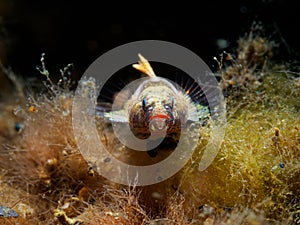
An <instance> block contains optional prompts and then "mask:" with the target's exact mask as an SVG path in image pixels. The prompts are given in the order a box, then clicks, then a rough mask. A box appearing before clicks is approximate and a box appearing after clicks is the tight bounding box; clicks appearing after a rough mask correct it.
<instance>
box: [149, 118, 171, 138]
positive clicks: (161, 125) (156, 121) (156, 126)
mask: <svg viewBox="0 0 300 225" xmlns="http://www.w3.org/2000/svg"><path fill="white" fill-rule="evenodd" d="M168 119H170V117H169V116H168V115H165V114H158V115H155V116H151V117H150V118H149V129H150V132H151V133H152V134H154V135H163V134H165V133H166V131H167V129H168V124H167V121H168Z"/></svg>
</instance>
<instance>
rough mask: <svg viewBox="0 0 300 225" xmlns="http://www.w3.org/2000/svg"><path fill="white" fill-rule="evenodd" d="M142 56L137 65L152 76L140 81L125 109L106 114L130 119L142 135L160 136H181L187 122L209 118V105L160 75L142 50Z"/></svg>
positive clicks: (112, 118)
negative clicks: (196, 101)
mask: <svg viewBox="0 0 300 225" xmlns="http://www.w3.org/2000/svg"><path fill="white" fill-rule="evenodd" d="M139 59H140V61H139V64H134V65H133V67H134V68H136V69H138V70H140V71H141V72H143V73H144V74H146V75H148V77H147V78H146V79H145V80H143V81H142V82H141V83H140V84H139V85H138V87H137V88H136V89H135V91H134V93H133V94H132V95H131V96H130V98H129V99H128V100H127V101H126V102H125V103H124V106H123V108H122V109H120V110H117V111H113V112H105V113H104V118H106V119H108V120H110V121H112V122H120V123H128V124H129V126H130V129H131V131H132V132H133V134H134V135H135V136H136V137H138V138H140V139H146V138H147V137H149V136H150V135H151V134H152V135H153V134H154V136H156V137H158V138H160V137H161V136H164V137H173V138H175V139H177V138H178V136H179V135H180V131H181V128H182V127H183V126H186V125H187V124H189V123H191V122H201V121H202V122H203V121H204V120H207V119H208V117H209V109H208V107H207V106H202V105H200V104H198V103H195V102H193V101H192V99H191V97H190V96H189V95H188V94H187V93H186V92H185V91H184V90H183V89H182V88H180V87H179V85H177V84H175V83H174V82H172V81H170V80H168V79H166V78H163V77H159V76H156V74H155V73H154V71H153V70H152V68H151V66H150V64H149V62H148V61H147V60H146V59H145V58H144V57H143V56H142V55H140V54H139Z"/></svg>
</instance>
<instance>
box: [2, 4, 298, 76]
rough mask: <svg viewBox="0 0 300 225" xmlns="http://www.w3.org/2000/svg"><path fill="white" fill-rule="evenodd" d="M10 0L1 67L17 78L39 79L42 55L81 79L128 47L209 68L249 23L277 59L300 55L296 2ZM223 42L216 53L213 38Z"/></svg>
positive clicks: (51, 64) (5, 9)
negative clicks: (196, 59)
mask: <svg viewBox="0 0 300 225" xmlns="http://www.w3.org/2000/svg"><path fill="white" fill-rule="evenodd" d="M179 3H180V4H176V3H174V1H173V4H171V3H169V5H167V4H166V5H162V4H163V2H162V1H161V3H155V2H149V1H141V2H138V3H135V4H133V5H127V2H126V3H125V4H123V5H121V4H120V3H118V2H116V1H111V2H108V1H106V2H103V1H76V2H75V1H60V0H51V1H50V0H49V1H38V0H36V1H25V0H19V1H13V0H11V1H9V0H0V16H1V17H0V18H1V20H0V22H1V24H2V26H3V27H4V31H2V36H4V37H5V38H6V43H7V46H8V47H7V49H8V50H7V57H6V64H9V65H10V66H11V67H12V68H13V70H14V71H15V72H16V73H18V74H21V75H22V76H25V77H26V76H36V74H37V70H36V69H35V67H36V65H37V64H39V59H40V55H41V53H43V52H44V53H46V65H47V67H48V69H49V70H50V72H51V71H53V73H57V72H58V70H59V69H61V68H63V67H64V66H66V65H67V64H68V63H73V64H74V67H75V74H77V75H78V76H80V74H82V73H83V72H84V71H85V69H87V67H88V66H89V64H91V63H92V62H93V61H94V60H95V59H96V58H97V57H99V56H100V55H101V54H102V53H104V52H106V51H108V50H110V49H112V48H114V47H117V46H119V45H121V44H125V43H128V42H131V41H137V40H144V39H158V40H165V41H171V42H175V43H177V44H180V45H182V46H184V47H187V48H189V49H190V50H192V51H193V52H195V53H196V54H198V55H199V56H200V57H201V58H202V59H203V60H204V61H205V62H206V63H207V64H208V65H209V66H210V67H212V69H213V67H214V65H215V63H214V62H213V60H212V58H213V57H214V56H218V55H219V54H220V53H221V52H222V51H223V50H226V51H229V52H230V51H232V50H233V49H234V47H235V46H236V44H237V43H236V41H237V39H238V38H239V37H241V36H243V35H244V33H245V32H248V31H249V29H250V27H251V24H252V23H253V22H254V21H261V22H262V24H263V25H264V26H265V27H266V30H267V35H269V36H270V38H274V39H275V40H276V41H277V42H279V44H280V46H281V55H280V56H281V57H282V59H284V60H286V61H291V60H297V57H298V55H299V54H298V52H299V49H300V34H299V29H300V26H299V24H300V23H299V21H300V20H299V19H300V15H299V14H300V10H299V9H300V8H299V7H297V6H296V3H297V1H284V0H249V1H245V0H243V1H216V0H209V1H199V2H197V4H196V3H191V2H184V1H180V2H179ZM220 39H224V40H225V43H227V44H228V46H227V47H226V48H220V46H219V45H218V44H217V43H218V42H217V40H220Z"/></svg>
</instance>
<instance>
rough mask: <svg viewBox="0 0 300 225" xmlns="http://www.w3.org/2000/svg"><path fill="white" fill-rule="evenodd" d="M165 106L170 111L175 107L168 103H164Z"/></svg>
mask: <svg viewBox="0 0 300 225" xmlns="http://www.w3.org/2000/svg"><path fill="white" fill-rule="evenodd" d="M164 107H165V109H166V110H168V111H170V110H172V108H173V107H172V106H171V105H168V104H166V105H164Z"/></svg>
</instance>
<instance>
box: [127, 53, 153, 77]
mask: <svg viewBox="0 0 300 225" xmlns="http://www.w3.org/2000/svg"><path fill="white" fill-rule="evenodd" d="M138 56H139V59H140V60H139V64H133V65H132V66H133V67H134V68H135V69H137V70H139V71H141V72H142V73H144V74H147V75H148V76H149V77H156V75H155V73H154V71H153V69H152V67H151V66H150V63H149V62H148V60H147V59H145V58H144V57H143V56H142V55H141V54H138Z"/></svg>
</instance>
